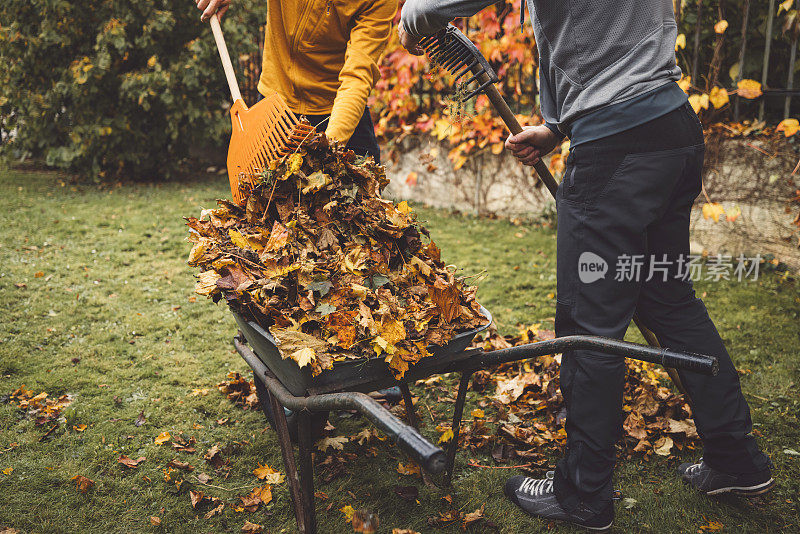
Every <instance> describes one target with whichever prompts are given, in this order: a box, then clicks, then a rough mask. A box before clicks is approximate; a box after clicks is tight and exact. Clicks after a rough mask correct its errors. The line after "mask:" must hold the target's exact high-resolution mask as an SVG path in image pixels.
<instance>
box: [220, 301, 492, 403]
mask: <svg viewBox="0 0 800 534" xmlns="http://www.w3.org/2000/svg"><path fill="white" fill-rule="evenodd" d="M480 312H481V315H483V316H484V317H485V318H486V324H485V325H484V326H481V327H478V328H475V329H473V330H468V331H466V332H461V333H460V334H457V335H455V336H454V337H453V338H452V339H451V340H450V342H449V343H447V344H446V345H444V346H441V347H439V346H433V345H432V346H429V347H428V350H429V351H430V353H431V356H429V357H427V358H423V359H422V360H420V362H419V363H418V364H417V365H422V364H423V363H425V362H426V361H427V360H436V361H437V362H436V363H438V364H441V363H442V362H441V361H440V360H441V359H448V358H450V357H453V356H456V355H459V356H462V355H465V353H464V351H465V349H466V348H467V347H468V346H469V344H470V343H472V340H473V339H474V338H475V335H476V334H478V333H479V332H482V331H483V330H486V329H487V328H488V327H489V325H490V324H491V322H492V315H491V314H490V313H489V310H487V309H486V308H484V307H483V306H481V309H480ZM233 316H234V317H235V318H236V323H237V324H238V325H239V329H240V330H241V332H242V334H244V337H245V339H246V340H247V342H248V344H249V345H250V346H251V347H253V352H255V354H256V356H258V358H259V359H260V360H261V361H262V362H264V365H266V366H267V367H268V368H269V369H270V370H271V371H272V372H273V373H274V374H275V376H276V378H277V379H278V380H280V382H281V383H282V384H283V385H284V386H285V387H286V389H288V390H289V391H290V392H291V393H292V395H295V396H298V397H299V396H304V395H306V394H318V393H327V392H331V391H341V390H345V389H346V390H350V391H374V390H375V389H380V388H382V387H386V386H388V385H391V384H394V383H396V380H395V379H394V377H393V376H392V373H391V371H390V370H389V366H388V365H386V362H385V361H384V359H383V358H382V357H380V356H376V357H374V358H369V359H361V360H346V361H343V362H336V363H335V364H334V366H333V368H332V369H327V370H325V371H323V372H322V373H320V374H319V375H317V376H312V375H311V370H310V369H309V368H308V367H303V368H300V367H298V366H297V363H296V362H295V361H294V360H291V359H286V360H284V359H283V358H281V355H280V352H279V351H278V347H277V344H276V342H275V338H273V337H272V335H271V334H270V333H269V332H268V331H267V330H266V329H264V328H263V327H261V326H259V325H258V324H256V323H255V322H253V321H247V320H245V319H244V317H242V316H241V315H239V314H238V313H236V312H233ZM462 357H463V356H462ZM431 363H433V362H431ZM412 369H414V366H412Z"/></svg>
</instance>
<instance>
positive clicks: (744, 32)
mask: <svg viewBox="0 0 800 534" xmlns="http://www.w3.org/2000/svg"><path fill="white" fill-rule="evenodd" d="M749 18H750V0H744V17H743V18H742V48H741V49H740V50H739V72H738V73H737V74H736V85H737V87H738V85H739V82H741V81H742V78H743V77H744V52H745V50H746V49H747V23H748V22H749V20H748V19H749ZM741 100H742V97H740V96H739V95H736V103H735V104H734V106H733V120H734V121H736V122H739V102H741Z"/></svg>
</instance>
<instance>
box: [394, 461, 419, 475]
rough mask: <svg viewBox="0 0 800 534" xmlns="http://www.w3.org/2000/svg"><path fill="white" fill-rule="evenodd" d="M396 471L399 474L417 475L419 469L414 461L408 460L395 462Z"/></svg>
mask: <svg viewBox="0 0 800 534" xmlns="http://www.w3.org/2000/svg"><path fill="white" fill-rule="evenodd" d="M397 472H398V473H400V474H401V475H419V474H420V470H419V466H418V465H417V464H415V463H414V462H409V463H407V464H403V463H398V464H397Z"/></svg>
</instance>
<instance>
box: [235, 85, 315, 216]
mask: <svg viewBox="0 0 800 534" xmlns="http://www.w3.org/2000/svg"><path fill="white" fill-rule="evenodd" d="M231 123H232V125H233V131H232V133H231V144H230V147H229V149H228V179H229V180H230V184H231V195H232V196H233V200H234V202H236V203H237V204H242V202H243V201H244V199H245V198H246V197H247V194H248V193H249V192H250V191H251V190H252V189H253V187H254V186H255V185H256V184H257V183H258V182H259V181H260V180H261V176H262V173H263V172H264V171H265V170H266V169H269V168H270V164H274V163H275V162H277V161H280V160H281V159H282V158H284V157H286V156H287V155H288V154H291V153H292V152H294V151H295V150H297V148H298V147H299V146H300V145H301V144H302V143H303V141H305V140H306V139H308V138H309V137H311V134H312V133H313V132H314V127H313V126H311V125H310V124H309V123H308V122H307V121H305V120H298V118H297V117H296V116H295V114H294V113H292V110H290V109H289V108H288V107H287V106H286V103H285V102H284V101H283V99H282V98H281V97H280V95H279V94H278V93H273V94H271V95H270V96H268V97H266V98H264V99H263V100H261V101H259V102H258V103H256V104H255V105H254V106H253V107H252V108H248V107H247V105H246V104H245V103H244V101H242V100H236V101H235V102H234V103H233V105H232V106H231Z"/></svg>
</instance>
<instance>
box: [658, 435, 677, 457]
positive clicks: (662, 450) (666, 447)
mask: <svg viewBox="0 0 800 534" xmlns="http://www.w3.org/2000/svg"><path fill="white" fill-rule="evenodd" d="M672 445H673V442H672V438H671V437H669V436H662V437H661V438H660V439H659V440H658V441H656V444H655V445H653V450H654V451H655V453H656V454H658V455H660V456H669V455H670V451H671V450H672Z"/></svg>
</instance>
